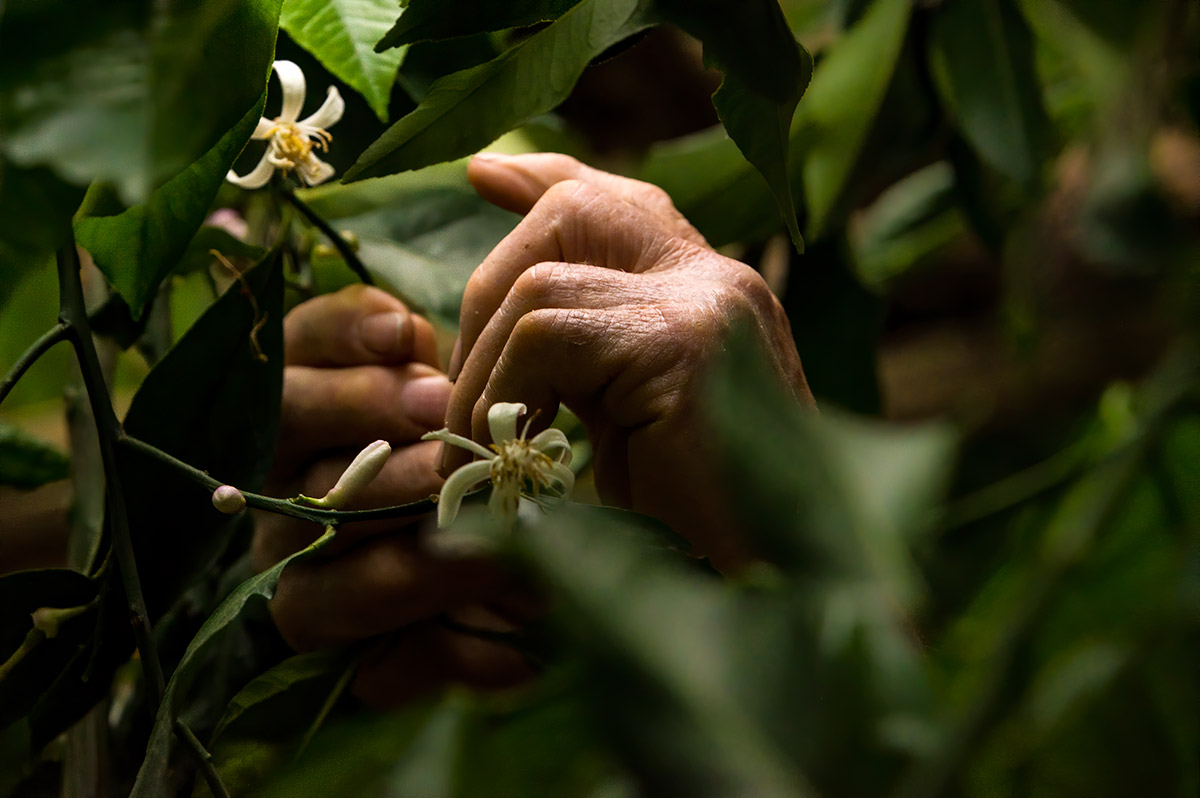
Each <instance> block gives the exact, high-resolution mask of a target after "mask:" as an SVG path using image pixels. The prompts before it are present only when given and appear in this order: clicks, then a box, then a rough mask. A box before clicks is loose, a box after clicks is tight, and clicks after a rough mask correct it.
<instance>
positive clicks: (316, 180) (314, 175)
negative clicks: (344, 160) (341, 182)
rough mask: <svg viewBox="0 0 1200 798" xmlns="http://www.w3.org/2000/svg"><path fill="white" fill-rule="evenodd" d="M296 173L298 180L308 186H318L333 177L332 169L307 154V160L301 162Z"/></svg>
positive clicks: (315, 157)
mask: <svg viewBox="0 0 1200 798" xmlns="http://www.w3.org/2000/svg"><path fill="white" fill-rule="evenodd" d="M296 171H297V172H299V173H300V179H301V180H303V181H304V183H305V184H306V185H309V186H319V185H320V184H322V183H324V182H325V181H326V180H328V179H329V178H331V177H333V171H334V169H333V167H332V166H330V165H329V164H327V163H325V162H324V161H322V160H321V159H320V158H318V157H317V156H315V155H313V154H311V153H310V154H309V156H308V157H307V158H305V159H304V160H303V161H301V162H300V163H299V164H298V165H297V167H296Z"/></svg>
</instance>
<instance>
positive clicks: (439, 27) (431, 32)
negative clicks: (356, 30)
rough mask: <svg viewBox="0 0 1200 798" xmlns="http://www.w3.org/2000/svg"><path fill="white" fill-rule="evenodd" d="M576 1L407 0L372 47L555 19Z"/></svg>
mask: <svg viewBox="0 0 1200 798" xmlns="http://www.w3.org/2000/svg"><path fill="white" fill-rule="evenodd" d="M578 4H579V0H509V1H508V2H506V3H496V2H493V0H409V3H408V5H407V7H405V8H404V9H403V10H402V11H401V13H400V19H398V20H396V24H395V25H393V26H392V29H391V30H389V31H388V32H387V35H385V36H384V37H383V38H382V39H380V41H379V44H377V45H376V46H375V49H376V50H378V51H383V50H385V49H387V48H390V47H400V46H401V45H405V44H413V43H414V42H424V41H432V40H436V39H453V38H457V37H459V36H471V35H473V34H476V33H486V32H488V31H494V30H504V29H506V28H524V27H527V26H530V25H534V24H536V23H538V22H548V21H550V20H552V19H557V18H559V17H561V16H562V15H563V14H565V13H566V12H567V11H569V10H570V9H571V8H572V7H574V6H576V5H578ZM393 13H394V12H393Z"/></svg>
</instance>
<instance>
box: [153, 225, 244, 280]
mask: <svg viewBox="0 0 1200 798" xmlns="http://www.w3.org/2000/svg"><path fill="white" fill-rule="evenodd" d="M214 249H215V250H216V251H217V252H220V253H221V254H222V255H224V256H225V257H226V258H228V259H229V260H231V261H233V262H234V263H235V264H236V263H237V261H238V260H239V259H240V260H249V261H251V262H254V261H259V260H262V258H263V256H264V255H266V254H267V252H266V250H264V249H263V248H262V247H260V246H256V245H254V244H247V243H246V242H245V241H242V240H241V239H240V238H234V237H233V236H232V235H230V234H229V233H227V232H225V230H223V229H221V228H220V227H207V226H205V227H201V228H200V229H199V230H197V231H196V235H194V236H192V240H191V241H189V242H188V245H187V249H186V250H184V252H183V255H182V256H181V257H180V259H179V265H178V266H177V267H176V268H175V271H174V273H175V274H181V275H182V274H191V273H192V272H202V271H205V270H206V269H208V268H209V266H212V265H213V264H214V263H216V258H214V257H213V254H212V251H211V250H214Z"/></svg>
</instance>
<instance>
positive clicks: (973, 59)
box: [932, 0, 1049, 186]
mask: <svg viewBox="0 0 1200 798" xmlns="http://www.w3.org/2000/svg"><path fill="white" fill-rule="evenodd" d="M932 33H933V38H932V58H933V63H934V67H935V71H936V74H937V77H938V83H939V86H940V88H941V91H942V94H943V96H944V97H945V99H946V102H947V104H948V105H949V107H950V109H951V111H952V113H953V115H954V117H955V120H956V122H957V123H958V126H959V128H960V129H961V130H962V132H963V135H965V136H966V138H967V140H968V141H970V142H971V145H972V146H973V147H974V148H975V149H976V150H977V151H978V152H979V154H980V156H981V157H982V158H983V159H984V160H985V161H987V162H988V163H989V164H991V166H993V167H994V168H996V169H998V170H999V171H1000V172H1002V173H1004V174H1005V175H1007V176H1008V177H1010V178H1012V179H1013V180H1016V181H1018V182H1019V183H1021V184H1023V185H1026V186H1034V185H1035V184H1036V183H1037V182H1038V180H1039V178H1040V175H1041V171H1042V164H1043V158H1044V155H1045V154H1046V148H1047V143H1048V125H1049V122H1048V120H1047V118H1046V112H1045V109H1044V108H1043V107H1042V101H1041V97H1042V95H1041V85H1040V83H1039V82H1038V77H1037V71H1036V68H1035V65H1034V46H1033V36H1032V34H1031V33H1030V31H1029V26H1028V25H1027V24H1026V22H1025V18H1024V17H1023V16H1021V13H1020V11H1019V10H1018V9H1017V8H1016V7H1015V5H1014V0H976V2H958V3H945V4H943V5H942V6H941V7H939V8H938V10H937V15H936V17H935V18H934V24H933V29H932Z"/></svg>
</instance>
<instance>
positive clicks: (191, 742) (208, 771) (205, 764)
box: [175, 720, 230, 798]
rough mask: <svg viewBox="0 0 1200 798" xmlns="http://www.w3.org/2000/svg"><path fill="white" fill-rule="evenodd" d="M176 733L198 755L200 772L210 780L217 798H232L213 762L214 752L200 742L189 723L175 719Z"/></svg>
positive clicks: (197, 760)
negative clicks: (211, 752)
mask: <svg viewBox="0 0 1200 798" xmlns="http://www.w3.org/2000/svg"><path fill="white" fill-rule="evenodd" d="M175 734H177V735H178V736H179V739H181V740H183V741H184V742H185V743H187V746H188V748H190V749H191V751H192V754H193V755H195V757H196V764H197V765H199V767H200V774H201V775H202V776H204V780H205V781H206V782H208V789H209V790H211V791H212V794H213V795H214V796H216V798H230V796H229V790H227V789H225V784H224V782H222V781H221V774H220V773H218V772H217V769H216V767H215V766H214V765H213V763H212V754H210V753H209V752H208V749H207V748H205V747H204V743H202V742H200V738H198V737H197V736H196V734H195V732H193V731H192V730H191V729H189V728H188V726H187V724H186V723H184V722H183V721H181V720H176V721H175Z"/></svg>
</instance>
